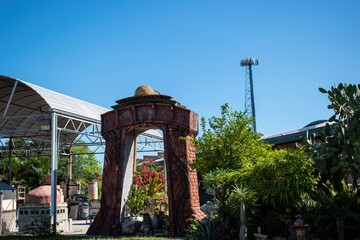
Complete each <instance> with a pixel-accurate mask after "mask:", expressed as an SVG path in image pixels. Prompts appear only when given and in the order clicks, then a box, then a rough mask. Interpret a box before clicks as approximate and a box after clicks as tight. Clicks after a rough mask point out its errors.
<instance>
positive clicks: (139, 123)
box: [87, 87, 204, 236]
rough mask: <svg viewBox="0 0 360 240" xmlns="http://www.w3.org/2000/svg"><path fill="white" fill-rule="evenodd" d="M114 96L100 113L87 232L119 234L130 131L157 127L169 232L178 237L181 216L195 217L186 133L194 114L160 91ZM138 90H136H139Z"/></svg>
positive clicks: (193, 128) (193, 127) (194, 127)
mask: <svg viewBox="0 0 360 240" xmlns="http://www.w3.org/2000/svg"><path fill="white" fill-rule="evenodd" d="M139 89H140V90H141V89H142V88H141V87H140V88H138V89H137V90H136V92H135V96H134V97H129V98H125V99H121V100H118V101H116V102H117V105H115V106H113V109H114V110H113V111H110V112H107V113H105V114H103V115H102V135H103V137H104V138H105V140H106V154H105V160H104V172H103V186H102V199H101V209H100V211H99V213H98V214H97V216H96V218H95V220H94V222H93V223H92V225H91V226H90V228H89V230H88V232H87V234H88V235H121V220H122V214H123V208H124V205H125V201H126V199H127V195H128V193H129V190H130V186H131V184H132V174H133V164H134V158H133V156H134V151H136V150H135V139H136V136H137V135H138V134H139V133H140V132H141V131H144V130H146V129H149V128H157V129H160V130H162V131H163V135H164V149H165V155H164V158H165V164H166V166H167V167H166V171H167V176H168V177H167V189H168V200H169V218H170V235H171V236H183V235H184V234H185V231H186V227H187V220H188V219H189V218H192V217H195V218H198V219H201V218H203V217H204V214H203V213H202V211H201V210H200V201H199V193H198V179H197V173H196V171H195V170H193V169H191V168H190V167H189V164H190V163H191V162H193V161H194V160H195V148H194V145H193V144H192V143H191V142H190V141H189V140H188V138H189V137H193V136H196V135H197V133H198V115H197V114H196V113H195V112H192V111H190V110H188V109H186V108H185V107H184V106H182V105H181V104H180V103H178V102H176V101H175V100H173V99H172V98H171V97H169V96H166V95H160V94H158V93H155V92H154V91H153V92H150V94H148V93H143V92H141V91H139ZM139 92H140V94H139Z"/></svg>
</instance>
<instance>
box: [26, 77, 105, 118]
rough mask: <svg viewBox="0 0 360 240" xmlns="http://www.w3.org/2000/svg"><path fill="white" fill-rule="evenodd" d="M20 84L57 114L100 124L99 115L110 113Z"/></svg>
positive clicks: (88, 104) (89, 104) (63, 96)
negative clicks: (64, 114) (30, 89)
mask: <svg viewBox="0 0 360 240" xmlns="http://www.w3.org/2000/svg"><path fill="white" fill-rule="evenodd" d="M22 82H23V83H24V84H26V85H28V86H29V87H30V88H32V89H33V90H34V91H35V92H37V93H38V94H39V95H40V96H41V97H42V98H43V99H44V100H45V101H46V103H47V104H48V105H49V107H50V108H51V109H54V110H56V111H59V112H65V113H68V114H70V115H73V116H78V117H80V118H85V119H87V120H93V121H97V122H100V121H101V118H100V115H101V114H103V113H105V112H108V111H110V109H107V108H103V107H100V106H98V105H95V104H92V103H89V102H85V101H82V100H79V99H76V98H73V97H69V96H66V95H64V94H61V93H58V92H54V91H51V90H49V89H46V88H43V87H40V86H37V85H35V84H32V83H28V82H25V81H22Z"/></svg>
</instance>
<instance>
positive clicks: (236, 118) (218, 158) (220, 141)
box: [194, 104, 271, 175]
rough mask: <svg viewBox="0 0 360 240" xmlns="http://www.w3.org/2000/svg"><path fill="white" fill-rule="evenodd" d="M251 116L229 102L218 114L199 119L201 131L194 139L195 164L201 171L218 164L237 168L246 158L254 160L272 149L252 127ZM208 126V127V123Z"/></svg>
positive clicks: (211, 169)
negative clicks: (232, 106)
mask: <svg viewBox="0 0 360 240" xmlns="http://www.w3.org/2000/svg"><path fill="white" fill-rule="evenodd" d="M251 124H252V120H251V118H249V117H247V116H246V115H245V114H244V113H242V112H237V111H234V110H233V109H231V108H230V107H229V105H228V104H224V105H223V106H221V116H220V117H215V116H213V117H211V118H210V119H209V120H208V124H207V123H206V120H205V118H202V119H201V129H202V135H201V136H200V137H199V138H197V139H194V142H195V145H196V149H197V155H196V162H195V163H194V166H195V168H196V169H197V171H198V172H199V173H200V175H204V174H206V173H208V172H210V171H213V170H215V169H217V168H222V169H240V168H241V167H242V164H243V162H244V161H245V160H248V161H256V159H258V158H261V157H263V155H264V154H265V153H266V152H267V151H268V150H270V149H271V145H269V144H267V143H265V142H264V141H262V140H261V134H259V133H256V132H254V131H253V130H252V128H251ZM207 125H208V126H209V127H208V126H207Z"/></svg>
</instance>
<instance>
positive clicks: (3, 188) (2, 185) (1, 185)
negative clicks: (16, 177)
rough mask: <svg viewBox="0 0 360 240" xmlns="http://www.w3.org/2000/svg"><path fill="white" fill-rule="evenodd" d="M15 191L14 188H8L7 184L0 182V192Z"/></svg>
mask: <svg viewBox="0 0 360 240" xmlns="http://www.w3.org/2000/svg"><path fill="white" fill-rule="evenodd" d="M13 190H15V188H14V187H12V186H10V185H9V184H7V183H4V182H0V191H13Z"/></svg>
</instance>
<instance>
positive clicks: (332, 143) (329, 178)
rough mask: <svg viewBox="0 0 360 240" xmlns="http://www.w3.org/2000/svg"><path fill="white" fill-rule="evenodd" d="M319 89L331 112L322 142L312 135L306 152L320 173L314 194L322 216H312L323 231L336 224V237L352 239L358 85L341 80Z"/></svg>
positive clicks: (357, 210)
mask: <svg viewBox="0 0 360 240" xmlns="http://www.w3.org/2000/svg"><path fill="white" fill-rule="evenodd" d="M319 90H320V92H322V93H325V94H327V95H328V98H329V100H330V104H329V105H328V108H329V109H332V110H333V111H334V115H333V116H332V117H330V119H329V121H330V122H331V125H330V124H327V125H326V128H325V130H324V132H323V134H322V136H321V142H318V141H316V138H315V137H316V136H315V135H312V136H310V138H309V140H308V141H309V144H310V147H309V148H308V151H309V153H310V154H311V155H312V156H313V158H314V160H315V164H316V169H317V171H318V172H319V174H320V176H321V179H320V181H319V185H318V189H317V193H318V194H317V195H315V196H314V198H315V199H316V200H317V201H319V203H321V206H320V207H318V208H315V212H316V213H317V214H318V215H320V216H321V218H315V219H316V222H317V224H318V226H319V229H321V230H322V231H323V232H326V231H327V230H328V229H331V228H332V229H336V227H337V232H336V234H335V235H337V236H338V237H339V239H342V238H344V236H345V237H347V238H352V237H354V236H355V235H356V234H357V233H356V231H353V230H351V226H354V225H353V224H357V225H359V224H360V198H359V195H358V194H359V193H360V180H359V179H360V84H359V85H352V84H350V85H347V84H341V83H340V84H339V85H338V86H334V87H331V89H330V90H328V91H327V90H325V89H323V88H320V89H319ZM356 179H357V180H356ZM342 226H345V228H344V227H342ZM346 229H348V231H347V232H346ZM344 231H345V232H344ZM353 234H355V235H353ZM329 237H331V235H330V236H329Z"/></svg>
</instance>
